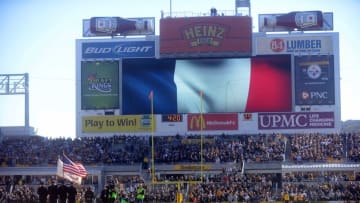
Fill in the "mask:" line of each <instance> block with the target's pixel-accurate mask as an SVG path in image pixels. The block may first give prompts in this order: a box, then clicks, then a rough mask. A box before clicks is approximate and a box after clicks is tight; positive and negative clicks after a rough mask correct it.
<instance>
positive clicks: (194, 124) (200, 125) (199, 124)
mask: <svg viewBox="0 0 360 203" xmlns="http://www.w3.org/2000/svg"><path fill="white" fill-rule="evenodd" d="M189 128H190V129H191V130H197V129H199V130H202V129H205V128H206V123H205V119H204V116H203V115H198V116H192V117H191V120H190V126H189Z"/></svg>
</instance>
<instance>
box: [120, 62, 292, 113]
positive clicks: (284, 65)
mask: <svg viewBox="0 0 360 203" xmlns="http://www.w3.org/2000/svg"><path fill="white" fill-rule="evenodd" d="M122 88H123V89H122V92H123V96H122V103H123V114H147V113H151V108H153V110H154V113H155V114H169V113H199V112H202V113H228V112H284V111H285V112H286V111H291V109H292V108H291V107H292V103H291V95H292V92H291V91H292V88H291V57H290V55H276V56H275V55H274V56H257V57H252V58H221V59H188V60H179V59H177V60H175V59H124V60H123V64H122ZM151 91H152V92H153V97H149V93H150V92H151ZM200 92H201V95H202V96H200Z"/></svg>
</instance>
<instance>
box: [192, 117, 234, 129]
mask: <svg viewBox="0 0 360 203" xmlns="http://www.w3.org/2000/svg"><path fill="white" fill-rule="evenodd" d="M187 124H188V130H189V131H199V130H207V131H208V130H237V129H238V126H239V123H238V114H237V113H228V114H188V119H187Z"/></svg>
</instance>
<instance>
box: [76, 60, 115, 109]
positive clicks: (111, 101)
mask: <svg viewBox="0 0 360 203" xmlns="http://www.w3.org/2000/svg"><path fill="white" fill-rule="evenodd" d="M117 108H119V62H118V61H102V62H100V61H96V62H95V61H92V62H90V61H82V62H81V109H117Z"/></svg>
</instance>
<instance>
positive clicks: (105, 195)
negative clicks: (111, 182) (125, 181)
mask: <svg viewBox="0 0 360 203" xmlns="http://www.w3.org/2000/svg"><path fill="white" fill-rule="evenodd" d="M108 198H109V186H108V185H105V186H104V189H103V190H101V194H100V199H101V202H102V203H108V202H109V200H108Z"/></svg>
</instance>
